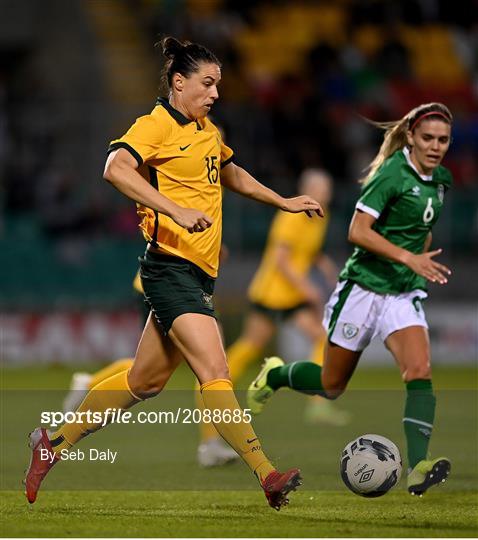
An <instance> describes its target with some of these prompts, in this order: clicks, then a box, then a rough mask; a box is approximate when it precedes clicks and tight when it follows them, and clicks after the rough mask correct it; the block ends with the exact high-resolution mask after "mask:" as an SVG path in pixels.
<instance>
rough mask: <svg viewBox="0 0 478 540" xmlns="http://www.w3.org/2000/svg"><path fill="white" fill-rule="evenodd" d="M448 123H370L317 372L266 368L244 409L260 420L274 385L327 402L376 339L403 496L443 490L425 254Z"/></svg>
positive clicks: (441, 117)
mask: <svg viewBox="0 0 478 540" xmlns="http://www.w3.org/2000/svg"><path fill="white" fill-rule="evenodd" d="M451 124H452V116H451V113H450V111H449V110H448V109H447V107H445V106H444V105H442V104H441V103H427V104H424V105H420V106H419V107H416V108H415V109H413V110H411V111H410V112H409V113H408V114H406V115H405V116H404V117H403V118H401V119H400V120H398V121H396V122H387V123H378V124H376V125H377V126H378V127H381V128H383V129H385V130H386V131H385V137H384V141H383V143H382V146H381V148H380V151H379V152H378V154H377V156H376V157H375V159H374V160H373V161H372V163H371V167H370V172H369V174H368V175H367V177H366V178H365V179H364V181H363V190H362V194H361V196H360V198H359V200H358V202H357V204H356V206H355V213H354V215H353V217H352V222H351V224H350V229H349V240H350V241H351V242H353V243H354V244H355V245H356V247H355V250H354V252H353V254H352V256H351V257H350V258H349V259H348V261H347V262H346V264H345V268H344V269H343V270H342V272H341V274H340V276H339V282H338V284H337V287H336V289H335V291H334V293H333V294H332V296H331V298H330V300H329V302H328V304H327V305H326V308H325V316H324V326H325V327H326V328H327V329H328V338H329V339H328V346H327V351H326V356H325V361H324V367H323V369H322V368H320V367H319V366H317V365H314V364H311V363H305V362H295V363H293V364H288V365H283V362H282V361H281V360H280V359H278V358H275V359H269V360H268V361H267V362H266V363H265V365H264V367H263V369H262V371H261V373H260V374H259V375H258V377H257V378H256V379H255V381H254V382H253V383H252V384H251V385H250V387H249V392H248V402H249V406H250V407H251V409H252V411H253V412H256V413H258V412H260V411H261V409H262V407H263V406H264V404H265V402H266V401H267V400H268V399H269V398H270V397H271V396H272V394H273V393H274V392H275V391H276V390H277V389H278V388H281V387H283V386H287V387H289V388H293V389H295V390H298V391H300V392H304V393H307V394H319V395H322V396H324V397H327V398H329V399H335V398H337V397H338V396H339V395H340V394H342V393H343V392H344V391H345V388H346V386H347V383H348V381H349V379H350V378H351V376H352V374H353V372H354V370H355V368H356V366H357V363H358V361H359V359H360V356H361V355H362V352H363V350H364V349H365V348H366V347H367V346H368V344H369V343H370V341H371V340H372V339H373V338H374V337H375V336H379V337H380V339H381V340H382V341H383V342H384V343H385V345H386V347H387V349H389V351H390V352H391V353H392V355H393V357H394V358H395V361H396V363H397V364H398V366H399V368H400V371H401V374H402V379H403V381H404V382H405V384H406V392H407V394H406V403H405V413H404V416H403V425H404V428H405V436H406V439H407V446H408V466H409V474H408V480H407V484H408V491H409V492H410V493H412V494H417V495H422V494H423V493H424V492H425V491H427V489H428V488H429V487H431V486H433V485H435V484H439V483H441V482H444V481H445V480H446V478H447V476H448V474H449V472H450V462H449V460H448V459H447V458H445V457H441V458H436V459H433V460H432V459H429V457H428V455H427V453H428V445H429V440H430V437H431V433H432V429H433V421H434V417H435V396H434V394H433V388H432V381H431V376H432V373H431V365H430V362H431V359H430V344H429V338H428V325H427V322H426V319H425V313H424V311H423V307H422V301H423V300H424V299H425V298H426V297H427V292H426V289H427V287H426V282H427V280H428V281H431V282H434V283H438V284H440V285H443V284H445V283H447V278H448V275H449V274H450V273H451V272H450V270H449V269H448V268H447V267H446V266H444V265H442V264H440V263H439V262H437V261H435V260H434V257H436V256H437V255H439V254H440V253H441V249H438V250H434V251H429V249H430V244H431V230H432V227H433V225H434V224H435V223H436V221H437V220H438V217H439V215H440V212H441V209H442V206H443V201H444V197H445V193H446V191H447V190H448V189H449V188H450V186H451V183H452V176H451V174H450V172H449V171H448V170H447V169H446V168H445V167H443V166H442V165H441V164H440V163H441V161H442V159H443V157H444V156H445V154H446V152H447V150H448V147H449V146H450V140H451Z"/></svg>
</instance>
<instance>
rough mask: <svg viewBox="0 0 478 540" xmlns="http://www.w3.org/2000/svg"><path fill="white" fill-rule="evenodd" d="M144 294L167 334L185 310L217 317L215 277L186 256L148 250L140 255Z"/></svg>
mask: <svg viewBox="0 0 478 540" xmlns="http://www.w3.org/2000/svg"><path fill="white" fill-rule="evenodd" d="M139 262H140V265H141V270H140V275H141V282H142V283H143V289H144V297H145V300H146V302H147V303H148V304H149V306H150V308H151V311H152V312H153V314H154V316H155V318H156V320H157V321H158V323H159V324H160V325H161V327H162V329H163V332H164V334H165V335H166V334H167V333H168V332H169V330H170V329H171V326H172V324H173V321H174V319H176V317H179V316H180V315H183V314H184V313H203V314H204V315H209V316H211V317H214V318H215V317H216V315H215V313H214V306H213V303H212V295H213V293H214V284H215V279H214V278H212V277H211V276H209V275H208V274H206V272H204V271H203V270H201V268H199V267H198V266H196V265H195V264H193V263H192V262H190V261H187V260H186V259H181V258H180V257H173V256H171V255H163V254H161V253H154V252H152V251H146V253H145V255H144V257H140V258H139Z"/></svg>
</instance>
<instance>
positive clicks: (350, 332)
mask: <svg viewBox="0 0 478 540" xmlns="http://www.w3.org/2000/svg"><path fill="white" fill-rule="evenodd" d="M358 331H359V329H358V326H355V324H352V323H344V326H343V328H342V333H343V334H344V338H345V339H352V338H354V337H355V336H356V335H357V334H358Z"/></svg>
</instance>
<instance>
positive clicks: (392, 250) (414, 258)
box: [348, 210, 451, 285]
mask: <svg viewBox="0 0 478 540" xmlns="http://www.w3.org/2000/svg"><path fill="white" fill-rule="evenodd" d="M374 223H375V217H373V216H371V215H370V214H367V213H365V212H361V211H360V210H356V211H355V213H354V215H353V217H352V221H351V222H350V227H349V235H348V239H349V241H350V242H352V243H353V244H355V245H357V246H360V247H362V248H364V249H366V250H367V251H370V252H371V253H375V254H376V255H380V256H382V257H386V258H387V259H390V260H392V261H394V262H398V263H402V264H404V265H405V266H408V267H409V268H410V269H411V270H413V271H414V272H415V273H416V274H418V275H419V276H422V277H424V278H426V279H428V280H429V281H432V282H433V283H439V284H440V285H444V284H445V283H447V282H448V279H447V276H449V275H450V274H451V271H450V269H449V268H447V267H446V266H445V265H443V264H440V263H438V262H436V261H434V260H433V257H435V256H436V255H439V254H440V253H441V252H442V250H441V249H437V250H435V251H428V252H426V253H420V254H418V255H416V254H415V253H412V252H411V251H408V250H406V249H403V248H401V247H398V246H396V245H395V244H392V242H389V241H388V240H387V239H386V238H384V237H383V236H382V235H381V234H378V232H376V231H374V230H373V229H372V225H373V224H374Z"/></svg>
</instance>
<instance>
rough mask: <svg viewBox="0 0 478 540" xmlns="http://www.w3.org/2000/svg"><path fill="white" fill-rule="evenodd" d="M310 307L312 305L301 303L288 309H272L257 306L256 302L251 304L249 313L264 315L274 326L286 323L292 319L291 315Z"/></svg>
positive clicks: (260, 305)
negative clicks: (254, 312) (255, 312)
mask: <svg viewBox="0 0 478 540" xmlns="http://www.w3.org/2000/svg"><path fill="white" fill-rule="evenodd" d="M311 307H312V304H309V303H307V302H301V303H300V304H297V305H295V306H292V307H290V308H285V309H273V308H269V307H267V306H264V305H263V304H259V303H258V302H251V311H257V312H259V313H262V315H265V316H266V317H267V318H268V319H270V320H271V321H272V322H273V323H275V324H279V323H281V322H283V321H286V320H287V319H288V318H289V317H292V315H294V314H295V313H297V312H298V311H300V310H301V309H309V308H311Z"/></svg>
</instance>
